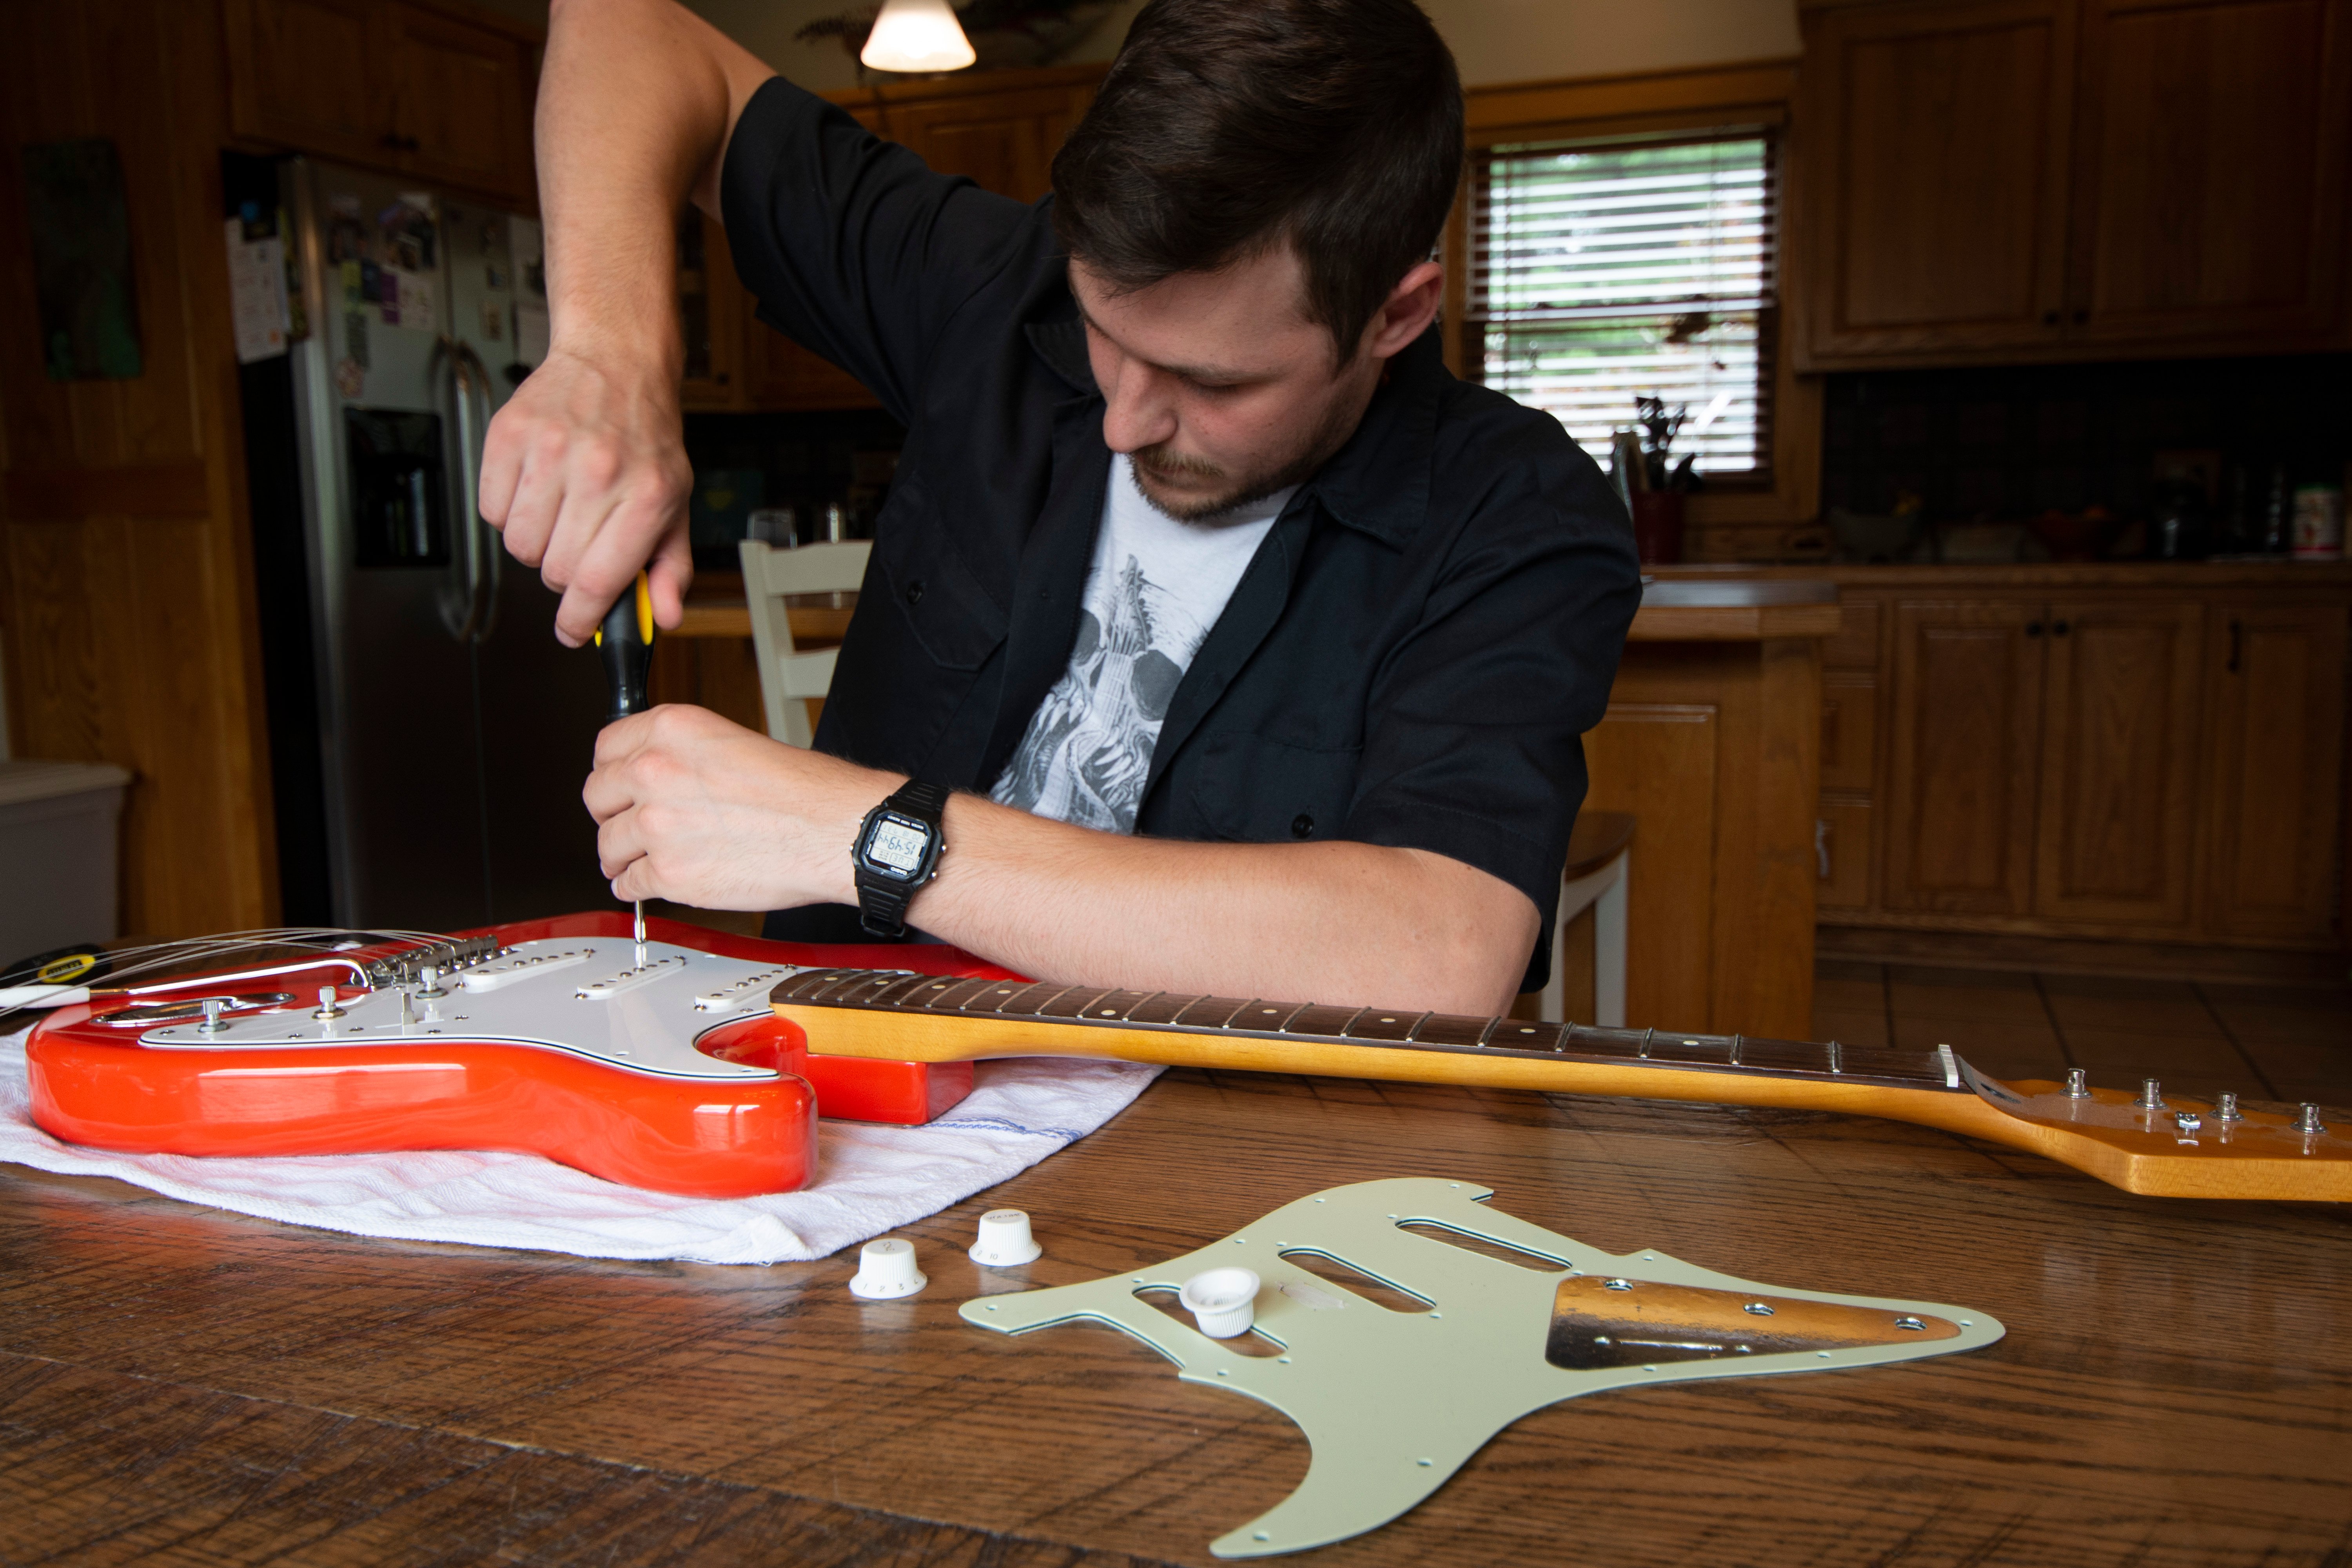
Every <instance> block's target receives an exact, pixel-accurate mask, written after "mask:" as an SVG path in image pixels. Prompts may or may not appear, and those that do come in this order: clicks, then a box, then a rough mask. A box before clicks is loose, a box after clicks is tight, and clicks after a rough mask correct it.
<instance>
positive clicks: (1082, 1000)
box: [1036, 985, 1119, 1018]
mask: <svg viewBox="0 0 2352 1568" xmlns="http://www.w3.org/2000/svg"><path fill="white" fill-rule="evenodd" d="M1118 994H1119V993H1118V992H1116V991H1113V990H1111V989H1109V988H1108V986H1099V985H1073V986H1071V987H1070V988H1069V989H1068V990H1067V991H1065V992H1063V993H1062V994H1060V995H1059V996H1056V997H1055V998H1054V999H1053V1000H1052V1001H1051V1002H1048V1003H1046V1004H1045V1005H1044V1006H1043V1007H1040V1008H1038V1009H1037V1015H1036V1016H1038V1017H1040V1018H1076V1017H1079V1016H1083V1015H1084V1014H1085V1012H1086V1010H1087V1008H1088V1007H1091V1006H1093V1005H1094V1004H1095V999H1096V998H1097V997H1098V996H1116V995H1118Z"/></svg>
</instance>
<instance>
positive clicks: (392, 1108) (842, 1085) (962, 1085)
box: [26, 910, 1006, 1197]
mask: <svg viewBox="0 0 2352 1568" xmlns="http://www.w3.org/2000/svg"><path fill="white" fill-rule="evenodd" d="M647 928H648V929H647V931H646V938H647V941H646V953H645V961H644V963H642V964H640V963H638V961H637V953H636V950H635V944H634V942H632V941H631V934H632V927H631V921H630V917H629V915H627V914H626V913H625V912H622V911H620V910H613V911H609V912H600V913H594V914H577V915H562V916H557V917H554V918H552V919H548V920H539V921H517V922H514V923H512V924H508V925H500V926H493V927H490V928H488V930H487V931H481V932H478V933H470V934H469V933H460V936H459V938H457V939H453V940H452V942H449V943H447V944H444V945H442V946H440V947H438V948H420V947H415V946H406V945H402V944H392V943H387V944H385V945H383V946H380V947H372V948H365V949H362V950H359V951H356V952H348V953H337V954H333V955H332V956H331V957H328V956H325V955H322V956H321V957H320V959H319V960H317V961H315V962H313V961H311V960H308V959H305V960H300V961H298V965H299V966H298V965H288V964H285V963H278V964H272V965H268V966H267V970H268V972H267V973H266V974H265V973H257V971H256V970H254V969H253V968H247V969H244V970H232V971H228V972H226V973H221V974H215V975H209V976H203V975H199V976H189V977H184V978H180V979H174V980H170V981H163V982H157V983H155V984H150V985H142V986H140V987H138V988H136V989H135V990H134V991H131V992H130V993H127V994H99V995H95V996H93V998H92V999H91V1001H90V1002H89V1003H88V1004H86V1005H73V1006H66V1007H60V1008H58V1009H57V1010H56V1011H55V1012H53V1013H51V1014H50V1015H49V1016H48V1017H47V1019H45V1020H44V1021H43V1022H42V1024H41V1025H40V1026H39V1027H38V1028H37V1029H36V1030H35V1031H34V1032H33V1035H32V1037H31V1039H30V1040H29V1041H28V1042H27V1044H26V1059H27V1063H28V1066H29V1072H30V1086H31V1091H32V1102H33V1119H34V1121H37V1122H38V1123H39V1124H40V1126H41V1127H42V1128H43V1129H45V1130H46V1131H48V1132H50V1133H51V1134H53V1135H54V1136H56V1137H58V1138H61V1139H64V1140H66V1141H67V1142H74V1143H82V1144H89V1145H91V1146H93V1147H97V1148H101V1149H114V1150H121V1151H123V1152H132V1153H159V1152H160V1153H175V1154H342V1153H359V1152H385V1151H393V1150H421V1149H510V1150H520V1151H525V1152H530V1153H535V1154H542V1155H545V1156H546V1157H547V1158H549V1159H551V1160H557V1161H560V1162H562V1163H564V1164H567V1165H571V1166H573V1167H575V1168H577V1169H579V1170H583V1171H585V1172H588V1173H590V1174H592V1175H596V1176H602V1177H604V1179H606V1180H608V1181H614V1182H620V1183H625V1184H627V1185H630V1186H635V1187H645V1188H649V1189H651V1190H654V1191H656V1192H666V1193H677V1194H687V1195H691V1196H698V1197H742V1196H748V1195H751V1194H758V1193H783V1192H793V1191H795V1190H797V1189H799V1188H801V1187H803V1186H805V1185H806V1184H808V1183H809V1182H810V1181H812V1180H814V1177H815V1174H816V1170H815V1164H816V1121H817V1118H818V1117H819V1116H820V1115H823V1116H831V1117H835V1118H841V1119H846V1120H853V1121H888V1122H900V1123H919V1122H923V1121H929V1119H930V1118H932V1117H933V1116H936V1115H938V1114H939V1113H940V1111H942V1110H946V1109H947V1108H948V1107H950V1106H951V1105H953V1104H955V1103H956V1102H957V1101H958V1100H961V1099H962V1098H963V1097H964V1096H965V1095H966V1094H967V1093H969V1092H970V1091H971V1064H969V1063H964V1062H956V1063H927V1062H900V1061H875V1060H866V1059H860V1058H811V1057H810V1055H809V1053H808V1048H807V1047H808V1042H807V1038H806V1037H805V1036H804V1035H803V1033H802V1032H801V1029H800V1027H799V1026H797V1025H795V1024H793V1023H790V1022H788V1021H786V1020H784V1019H782V1018H779V1017H777V1016H775V1015H774V1014H773V1013H772V1011H771V1010H770V1008H769V1005H768V994H769V992H770V991H771V990H772V988H773V987H774V986H775V984H777V983H778V982H779V981H780V980H782V979H783V978H784V977H786V976H787V975H790V974H792V973H796V972H798V971H799V970H802V969H804V968H821V967H826V966H832V965H841V964H870V965H872V966H874V967H877V968H883V967H887V968H892V969H898V970H917V971H920V972H921V973H935V974H953V975H989V976H1002V975H1004V974H1005V973H1006V972H1005V971H1003V970H1001V969H996V968H993V967H992V966H990V965H987V964H984V963H980V962H979V961H977V960H975V959H973V958H971V956H970V955H968V954H966V953H963V952H960V951H958V950H957V949H954V948H949V947H937V946H908V947H898V946H890V947H881V946H875V947H816V946H808V945H804V944H800V943H792V942H763V941H761V940H758V939H756V938H751V937H738V936H730V935H728V934H726V933H723V932H719V931H706V930H704V929H702V928H700V927H698V926H688V925H683V924H679V923H677V922H674V921H648V922H647ZM436 958H437V959H438V960H440V962H439V963H435V960H436ZM428 963H429V964H432V965H433V969H434V973H433V974H432V976H431V977H430V978H429V979H427V978H426V977H425V975H424V973H422V971H423V970H424V967H425V965H426V964H428ZM322 986H331V987H333V988H334V997H333V1003H332V1008H333V1012H332V1016H327V1013H328V1009H326V1008H324V1007H322V1006H321V1005H320V987H322ZM206 998H215V999H216V1005H215V1008H214V1010H213V1013H212V1016H209V1017H208V1016H207V1015H206V1012H205V999H206Z"/></svg>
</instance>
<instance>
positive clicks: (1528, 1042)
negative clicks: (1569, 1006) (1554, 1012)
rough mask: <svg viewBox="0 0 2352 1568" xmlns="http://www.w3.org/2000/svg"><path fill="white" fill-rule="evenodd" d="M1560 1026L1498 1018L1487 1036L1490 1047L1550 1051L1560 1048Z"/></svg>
mask: <svg viewBox="0 0 2352 1568" xmlns="http://www.w3.org/2000/svg"><path fill="white" fill-rule="evenodd" d="M1561 1027H1562V1026H1561V1025H1559V1024H1541V1023H1536V1024H1531V1023H1528V1022H1526V1021H1524V1020H1522V1019H1518V1018H1497V1019H1496V1020H1495V1027H1494V1028H1493V1030H1492V1031H1491V1032H1489V1033H1488V1035H1487V1036H1486V1044H1487V1045H1489V1046H1507V1047H1510V1048H1511V1049H1512V1050H1515V1051H1550V1050H1558V1049H1559V1032H1560V1029H1561Z"/></svg>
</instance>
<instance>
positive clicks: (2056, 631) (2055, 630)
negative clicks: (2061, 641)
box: [2050, 621, 2074, 637]
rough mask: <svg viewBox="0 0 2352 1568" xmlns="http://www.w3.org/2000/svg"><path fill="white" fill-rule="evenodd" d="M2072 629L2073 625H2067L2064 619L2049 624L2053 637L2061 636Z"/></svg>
mask: <svg viewBox="0 0 2352 1568" xmlns="http://www.w3.org/2000/svg"><path fill="white" fill-rule="evenodd" d="M2073 630H2074V627H2073V626H2069V625H2068V624H2067V623H2066V622H2064V621H2055V622H2053V623H2052V624H2051V626H2050V635H2051V636H2052V637H2064V636H2065V635H2066V634H2067V633H2068V632H2070V631H2073Z"/></svg>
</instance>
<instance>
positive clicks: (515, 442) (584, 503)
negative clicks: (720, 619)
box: [481, 347, 694, 647]
mask: <svg viewBox="0 0 2352 1568" xmlns="http://www.w3.org/2000/svg"><path fill="white" fill-rule="evenodd" d="M659 357H660V356H656V358H657V359H658V358H659ZM633 360H634V356H631V355H628V354H626V353H614V354H611V355H600V356H596V357H593V358H592V357H590V356H588V355H585V354H582V353H574V352H572V351H569V350H566V349H563V348H561V347H559V348H557V349H555V350H554V351H552V352H551V353H549V355H548V356H547V361H546V363H543V364H541V366H540V367H539V368H538V369H537V370H535V371H533V372H532V373H531V374H530V378H529V379H528V380H526V381H525V382H524V383H523V384H522V385H521V386H520V387H519V388H517V389H516V391H515V395H514V396H513V397H512V398H511V399H510V400H509V402H508V404H507V405H506V406H505V407H504V408H502V409H500V410H499V414H498V417H497V418H495V419H493V420H491V421H490V428H489V436H488V441H487V443H486V444H485V447H484V449H483V455H482V491H481V508H482V518H483V520H484V521H487V522H488V523H489V524H490V526H492V527H493V528H497V529H499V530H501V531H503V532H504V533H505V535H506V544H507V549H508V551H509V552H510V553H511V554H512V555H513V556H514V558H515V559H516V560H518V561H520V562H521V563H523V564H524V565H526V566H536V567H538V568H539V574H540V576H541V579H542V580H543V581H544V582H545V583H546V584H547V585H548V586H549V587H551V588H553V589H555V590H557V591H558V592H560V593H561V594H562V595H563V600H562V604H561V605H558V606H557V608H556V612H555V635H556V637H558V638H559V639H560V640H561V641H562V642H563V643H564V644H565V645H566V646H568V647H579V646H580V645H581V644H583V643H584V642H586V641H587V640H588V639H589V638H590V637H592V636H593V635H594V633H595V630H596V626H597V623H598V622H600V621H601V620H603V618H604V612H605V611H606V610H607V609H608V608H610V607H611V606H612V605H613V602H614V600H616V599H618V598H619V597H620V596H621V594H622V593H623V591H625V589H626V588H627V587H628V585H629V584H630V582H631V580H632V579H634V578H635V576H636V574H637V569H638V568H639V567H640V566H644V567H646V569H647V573H648V576H649V578H650V585H651V587H652V589H653V599H654V619H655V621H656V623H658V624H659V625H661V626H673V627H674V626H677V624H678V621H679V619H680V618H681V616H682V615H683V614H684V603H685V595H686V587H687V584H688V582H690V581H691V580H692V579H693V576H694V555H693V551H692V548H691V547H690V545H689V543H688V538H687V496H688V491H689V490H690V489H691V488H692V486H693V483H694V474H693V470H692V468H690V467H689V466H688V463H687V459H686V446H685V442H684V440H683V438H682V437H681V435H680V426H679V421H678V404H677V378H676V375H675V374H673V373H672V372H671V371H670V370H669V368H668V367H667V365H664V364H656V365H652V366H646V367H644V368H639V367H637V366H636V365H635V363H633Z"/></svg>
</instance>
